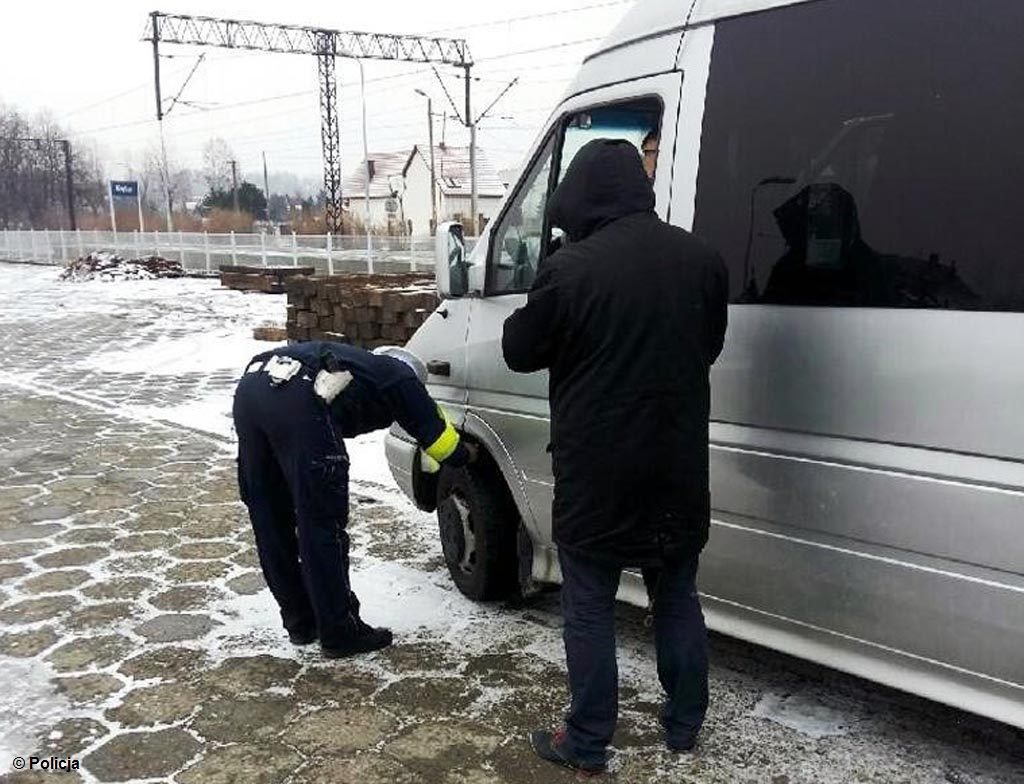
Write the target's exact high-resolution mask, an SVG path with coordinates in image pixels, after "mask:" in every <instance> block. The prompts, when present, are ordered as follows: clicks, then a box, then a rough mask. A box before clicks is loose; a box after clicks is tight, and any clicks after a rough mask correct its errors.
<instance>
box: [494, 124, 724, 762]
mask: <svg viewBox="0 0 1024 784" xmlns="http://www.w3.org/2000/svg"><path fill="white" fill-rule="evenodd" d="M547 214H548V218H549V222H550V223H551V225H553V226H557V227H559V228H561V229H562V230H563V231H564V232H565V234H566V237H567V239H568V243H567V244H565V246H564V247H562V248H561V249H559V250H558V251H557V252H555V253H554V254H552V255H551V256H550V257H549V258H548V259H546V260H545V261H544V262H543V263H542V264H541V267H540V270H539V274H538V276H537V278H536V280H535V281H534V284H533V287H532V288H531V290H530V294H529V298H528V300H527V303H526V305H525V306H524V307H522V308H520V309H519V310H517V311H516V312H515V313H513V314H512V315H511V316H510V317H509V319H508V320H507V321H506V322H505V329H504V336H503V341H502V348H503V351H504V355H505V361H506V362H507V363H508V366H509V367H510V368H511V369H512V370H514V371H518V372H522V373H529V372H533V371H537V370H541V369H544V368H547V369H548V370H549V371H550V389H549V392H550V398H551V445H550V451H551V455H552V464H553V472H554V477H555V495H554V506H553V509H552V520H553V527H554V539H555V543H556V544H557V545H558V554H559V560H560V563H561V568H562V579H563V582H562V609H563V615H564V619H565V631H564V638H565V648H566V664H567V668H568V671H569V689H570V692H571V695H572V703H571V705H570V708H569V712H568V714H567V716H566V721H565V729H564V730H561V731H559V732H555V733H551V732H546V731H537V732H534V733H533V735H532V736H531V741H532V743H533V746H534V749H535V750H536V751H537V753H538V754H540V755H541V756H542V757H544V758H545V759H548V760H550V761H552V762H557V763H560V764H563V765H567V766H569V767H572V768H575V769H578V770H582V771H585V772H600V771H603V770H604V769H605V767H606V762H607V746H608V744H609V742H610V741H611V738H612V733H613V732H614V730H615V724H616V720H617V715H618V671H617V665H616V659H615V627H614V616H613V608H614V599H615V593H616V590H617V588H618V583H619V578H620V575H621V571H622V568H623V567H625V566H634V567H641V568H642V570H643V576H644V581H645V583H646V585H647V589H648V593H649V595H650V597H651V601H652V610H653V614H654V624H655V627H654V628H655V639H656V646H657V659H658V676H659V679H660V681H661V684H662V686H663V687H664V689H665V692H666V702H665V705H664V709H663V711H662V715H661V720H662V724H663V726H664V728H665V733H666V741H667V743H668V746H669V748H671V749H674V750H677V751H687V750H689V749H691V748H692V747H693V745H694V743H695V739H696V735H697V732H698V730H699V729H700V726H701V723H702V721H703V719H704V714H705V712H706V710H707V700H708V696H707V694H708V692H707V634H706V631H705V628H704V619H703V616H702V614H701V609H700V604H699V601H698V599H697V592H696V574H697V561H698V556H699V553H700V551H701V549H702V548H703V547H704V544H705V543H706V541H707V538H708V527H709V517H710V500H709V490H708V414H709V397H710V393H709V383H708V371H709V369H710V367H711V365H712V363H714V361H715V360H716V358H717V357H718V355H719V352H720V351H721V349H722V343H723V340H724V337H725V328H726V318H727V299H728V276H727V272H726V269H725V266H724V264H723V263H722V260H721V258H720V257H719V256H718V254H717V253H715V252H714V251H713V250H711V249H709V248H708V247H707V246H705V245H704V244H702V243H701V242H700V241H699V240H697V239H696V238H694V237H693V236H692V235H691V234H690V233H689V232H687V231H684V230H683V229H680V228H676V227H674V226H670V225H668V224H667V223H664V222H663V221H661V220H660V219H659V218H658V217H657V216H656V215H655V213H654V192H653V189H652V186H651V183H650V182H649V181H648V179H647V177H646V175H645V173H644V168H643V165H642V163H641V160H640V156H639V154H638V153H637V149H636V147H635V146H633V145H631V144H629V143H628V142H625V141H620V140H608V139H598V140H595V141H592V142H590V143H588V144H587V145H586V146H584V147H583V148H582V149H581V150H580V152H579V153H578V154H577V156H576V157H575V159H574V160H573V161H572V163H571V165H570V166H569V169H568V171H567V172H566V175H565V178H564V180H563V181H562V183H561V184H560V185H559V186H558V187H557V188H556V190H555V191H554V193H553V194H552V196H551V199H550V201H549V203H548V212H547Z"/></svg>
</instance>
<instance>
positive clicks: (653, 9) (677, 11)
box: [587, 0, 811, 60]
mask: <svg viewBox="0 0 1024 784" xmlns="http://www.w3.org/2000/svg"><path fill="white" fill-rule="evenodd" d="M806 2H811V0H692V2H680V0H638V2H637V3H636V5H634V6H633V7H632V8H631V9H630V10H629V11H628V12H627V13H626V15H625V16H624V17H623V19H622V21H621V22H619V24H618V26H617V27H616V28H615V29H614V30H612V32H611V34H609V36H608V37H607V38H606V39H605V40H604V41H603V42H602V43H601V44H600V46H598V48H597V50H596V51H595V52H594V53H593V54H591V55H590V57H588V58H587V59H588V60H589V59H592V58H594V57H598V56H600V55H601V54H603V53H604V52H608V51H610V50H612V49H619V48H621V47H623V46H628V45H629V44H631V43H634V42H636V41H641V40H643V39H646V38H656V37H658V36H660V35H666V34H668V33H674V32H679V31H680V30H684V29H686V28H687V27H694V26H696V25H702V24H707V23H708V22H714V21H716V20H719V19H725V18H727V17H730V16H739V15H741V14H749V13H754V12H756V11H765V10H767V9H769V8H777V7H779V6H784V5H795V4H797V3H806Z"/></svg>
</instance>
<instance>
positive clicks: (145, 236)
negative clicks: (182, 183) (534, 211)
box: [0, 229, 474, 275]
mask: <svg viewBox="0 0 1024 784" xmlns="http://www.w3.org/2000/svg"><path fill="white" fill-rule="evenodd" d="M473 242H474V240H472V239H467V241H466V245H467V249H468V248H471V247H472V245H473ZM99 251H108V252H113V253H116V254H118V255H121V256H125V257H129V258H135V257H140V256H162V257H163V258H165V259H169V260H174V261H179V262H181V265H182V266H183V267H184V268H185V269H186V270H188V271H189V272H195V273H207V274H216V273H217V270H218V267H220V265H222V264H243V265H247V266H264V267H271V266H272V267H280V266H294V267H313V268H315V270H316V272H317V273H318V274H328V275H333V274H336V273H342V272H367V271H369V268H370V260H371V259H372V265H373V267H372V268H373V271H374V272H380V273H394V272H430V271H432V270H433V269H434V238H433V237H429V236H424V237H376V236H375V237H373V238H372V245H371V249H370V250H369V251H368V250H367V243H366V237H361V236H348V235H331V234H319V235H317V234H240V233H235V232H230V233H228V234H208V233H206V232H187V231H172V232H159V231H146V232H138V231H132V232H117V233H116V234H115V233H114V232H112V231H93V230H82V229H79V230H78V231H65V230H59V231H33V230H28V231H14V230H6V229H5V230H3V231H0V261H18V262H31V263H36V264H66V263H67V262H69V261H74V260H75V259H77V258H80V257H82V256H86V255H88V254H89V253H94V252H99Z"/></svg>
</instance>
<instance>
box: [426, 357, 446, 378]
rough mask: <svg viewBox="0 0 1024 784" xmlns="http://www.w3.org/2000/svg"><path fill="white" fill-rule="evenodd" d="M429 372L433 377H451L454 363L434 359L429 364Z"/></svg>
mask: <svg viewBox="0 0 1024 784" xmlns="http://www.w3.org/2000/svg"><path fill="white" fill-rule="evenodd" d="M427 372H428V373H429V374H430V375H432V376H450V375H451V374H452V363H451V362H444V361H442V360H440V359H432V360H430V361H429V362H428V363H427Z"/></svg>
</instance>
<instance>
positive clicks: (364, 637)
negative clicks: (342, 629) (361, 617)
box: [320, 622, 393, 659]
mask: <svg viewBox="0 0 1024 784" xmlns="http://www.w3.org/2000/svg"><path fill="white" fill-rule="evenodd" d="M392 639H393V638H392V635H391V630H390V629H375V628H373V627H372V626H368V625H367V624H365V623H362V622H360V624H359V634H358V635H356V636H355V637H350V638H349V639H347V640H343V641H341V642H339V643H336V644H332V645H324V644H322V643H321V645H320V650H321V652H323V655H324V658H327V659H342V658H344V657H346V656H355V655H356V654H358V653H370V652H371V651H379V650H380V649H381V648H387V647H388V646H389V645H391V642H392Z"/></svg>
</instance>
